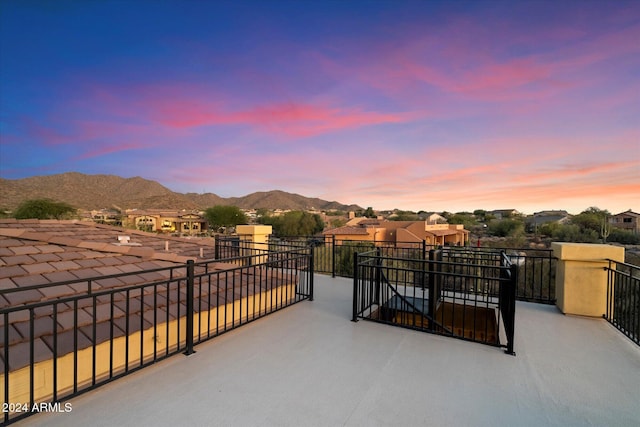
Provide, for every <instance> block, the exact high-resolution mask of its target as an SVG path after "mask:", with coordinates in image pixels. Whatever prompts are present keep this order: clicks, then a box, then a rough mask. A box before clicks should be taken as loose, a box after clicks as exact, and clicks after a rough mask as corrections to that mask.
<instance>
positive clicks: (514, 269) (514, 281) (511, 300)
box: [504, 264, 518, 356]
mask: <svg viewBox="0 0 640 427" xmlns="http://www.w3.org/2000/svg"><path fill="white" fill-rule="evenodd" d="M509 270H510V272H511V281H510V283H508V284H507V286H508V287H509V290H508V292H507V295H509V297H508V301H507V304H508V315H507V317H508V318H509V321H508V322H506V321H505V325H504V326H505V333H506V335H507V350H506V353H507V354H511V355H513V356H515V355H516V353H515V351H513V344H514V342H513V341H514V336H515V324H516V288H517V286H518V266H517V265H515V264H512V265H511V266H510V267H509Z"/></svg>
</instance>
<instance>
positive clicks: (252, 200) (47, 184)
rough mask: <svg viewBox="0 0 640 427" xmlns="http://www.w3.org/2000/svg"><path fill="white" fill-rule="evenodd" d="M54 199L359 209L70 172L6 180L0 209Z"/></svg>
mask: <svg viewBox="0 0 640 427" xmlns="http://www.w3.org/2000/svg"><path fill="white" fill-rule="evenodd" d="M42 198H48V199H53V200H57V201H60V202H65V203H68V204H70V205H72V206H74V207H76V208H79V209H86V210H92V209H104V208H119V209H132V208H138V209H153V208H156V209H206V208H208V207H211V206H215V205H233V206H238V207H239V208H242V209H258V208H266V209H293V210H306V209H311V208H315V209H322V210H331V209H336V210H344V211H349V210H358V209H362V208H360V207H359V206H357V205H344V204H341V203H338V202H335V201H333V202H328V201H326V200H322V199H318V198H308V197H304V196H301V195H299V194H292V193H287V192H285V191H280V190H274V191H267V192H257V193H252V194H248V195H246V196H243V197H229V198H223V197H220V196H218V195H216V194H213V193H205V194H197V193H186V194H182V193H176V192H173V191H171V190H169V189H168V188H166V187H164V186H162V185H161V184H159V183H158V182H156V181H151V180H148V179H144V178H141V177H138V176H137V177H134V178H122V177H119V176H115V175H85V174H81V173H78V172H68V173H63V174H58V175H47V176H34V177H30V178H23V179H15V180H9V179H2V178H0V208H1V209H15V208H16V207H17V206H18V205H20V203H22V202H24V201H25V200H30V199H42Z"/></svg>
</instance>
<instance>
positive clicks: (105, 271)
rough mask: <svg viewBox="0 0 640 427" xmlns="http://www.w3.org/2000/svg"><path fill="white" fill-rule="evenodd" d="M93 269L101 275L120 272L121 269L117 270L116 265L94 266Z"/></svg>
mask: <svg viewBox="0 0 640 427" xmlns="http://www.w3.org/2000/svg"><path fill="white" fill-rule="evenodd" d="M95 270H96V271H97V272H98V274H99V275H101V276H112V275H114V274H120V273H122V271H120V270H118V269H117V268H116V267H111V266H103V267H96V268H95Z"/></svg>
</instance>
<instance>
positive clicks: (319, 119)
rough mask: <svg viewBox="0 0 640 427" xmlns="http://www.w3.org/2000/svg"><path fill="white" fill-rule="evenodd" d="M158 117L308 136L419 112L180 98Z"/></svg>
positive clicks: (177, 123)
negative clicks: (237, 105)
mask: <svg viewBox="0 0 640 427" xmlns="http://www.w3.org/2000/svg"><path fill="white" fill-rule="evenodd" d="M157 117H158V120H159V121H160V122H161V123H162V124H164V125H165V126H170V127H176V128H191V127H199V126H210V125H247V126H254V127H258V128H260V129H262V130H266V131H268V132H271V133H276V134H284V135H287V136H295V137H307V136H314V135H320V134H323V133H327V132H332V131H336V130H342V129H353V128H359V127H363V126H370V125H377V124H386V123H401V122H407V121H410V120H412V119H413V118H414V117H415V115H412V114H406V113H378V112H374V111H363V110H361V109H359V108H340V107H326V106H320V105H312V104H302V103H273V104H270V105H261V106H257V107H254V108H250V109H247V110H242V111H232V112H229V111H224V110H223V108H222V107H221V106H220V105H219V104H216V103H198V102H177V103H174V104H173V105H172V106H171V107H170V108H162V109H160V110H159V111H158V112H157Z"/></svg>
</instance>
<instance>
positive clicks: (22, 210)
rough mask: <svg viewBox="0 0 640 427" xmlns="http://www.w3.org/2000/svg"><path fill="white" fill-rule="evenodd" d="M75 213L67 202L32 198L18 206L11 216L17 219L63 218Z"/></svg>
mask: <svg viewBox="0 0 640 427" xmlns="http://www.w3.org/2000/svg"><path fill="white" fill-rule="evenodd" d="M75 213H76V209H75V208H74V207H73V206H71V205H69V204H67V203H64V202H56V201H55V200H51V199H33V200H27V201H25V202H23V203H22V204H21V205H20V206H18V208H17V209H16V210H15V212H14V214H13V216H14V217H15V218H17V219H64V218H70V217H71V216H72V215H73V214H75Z"/></svg>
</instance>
